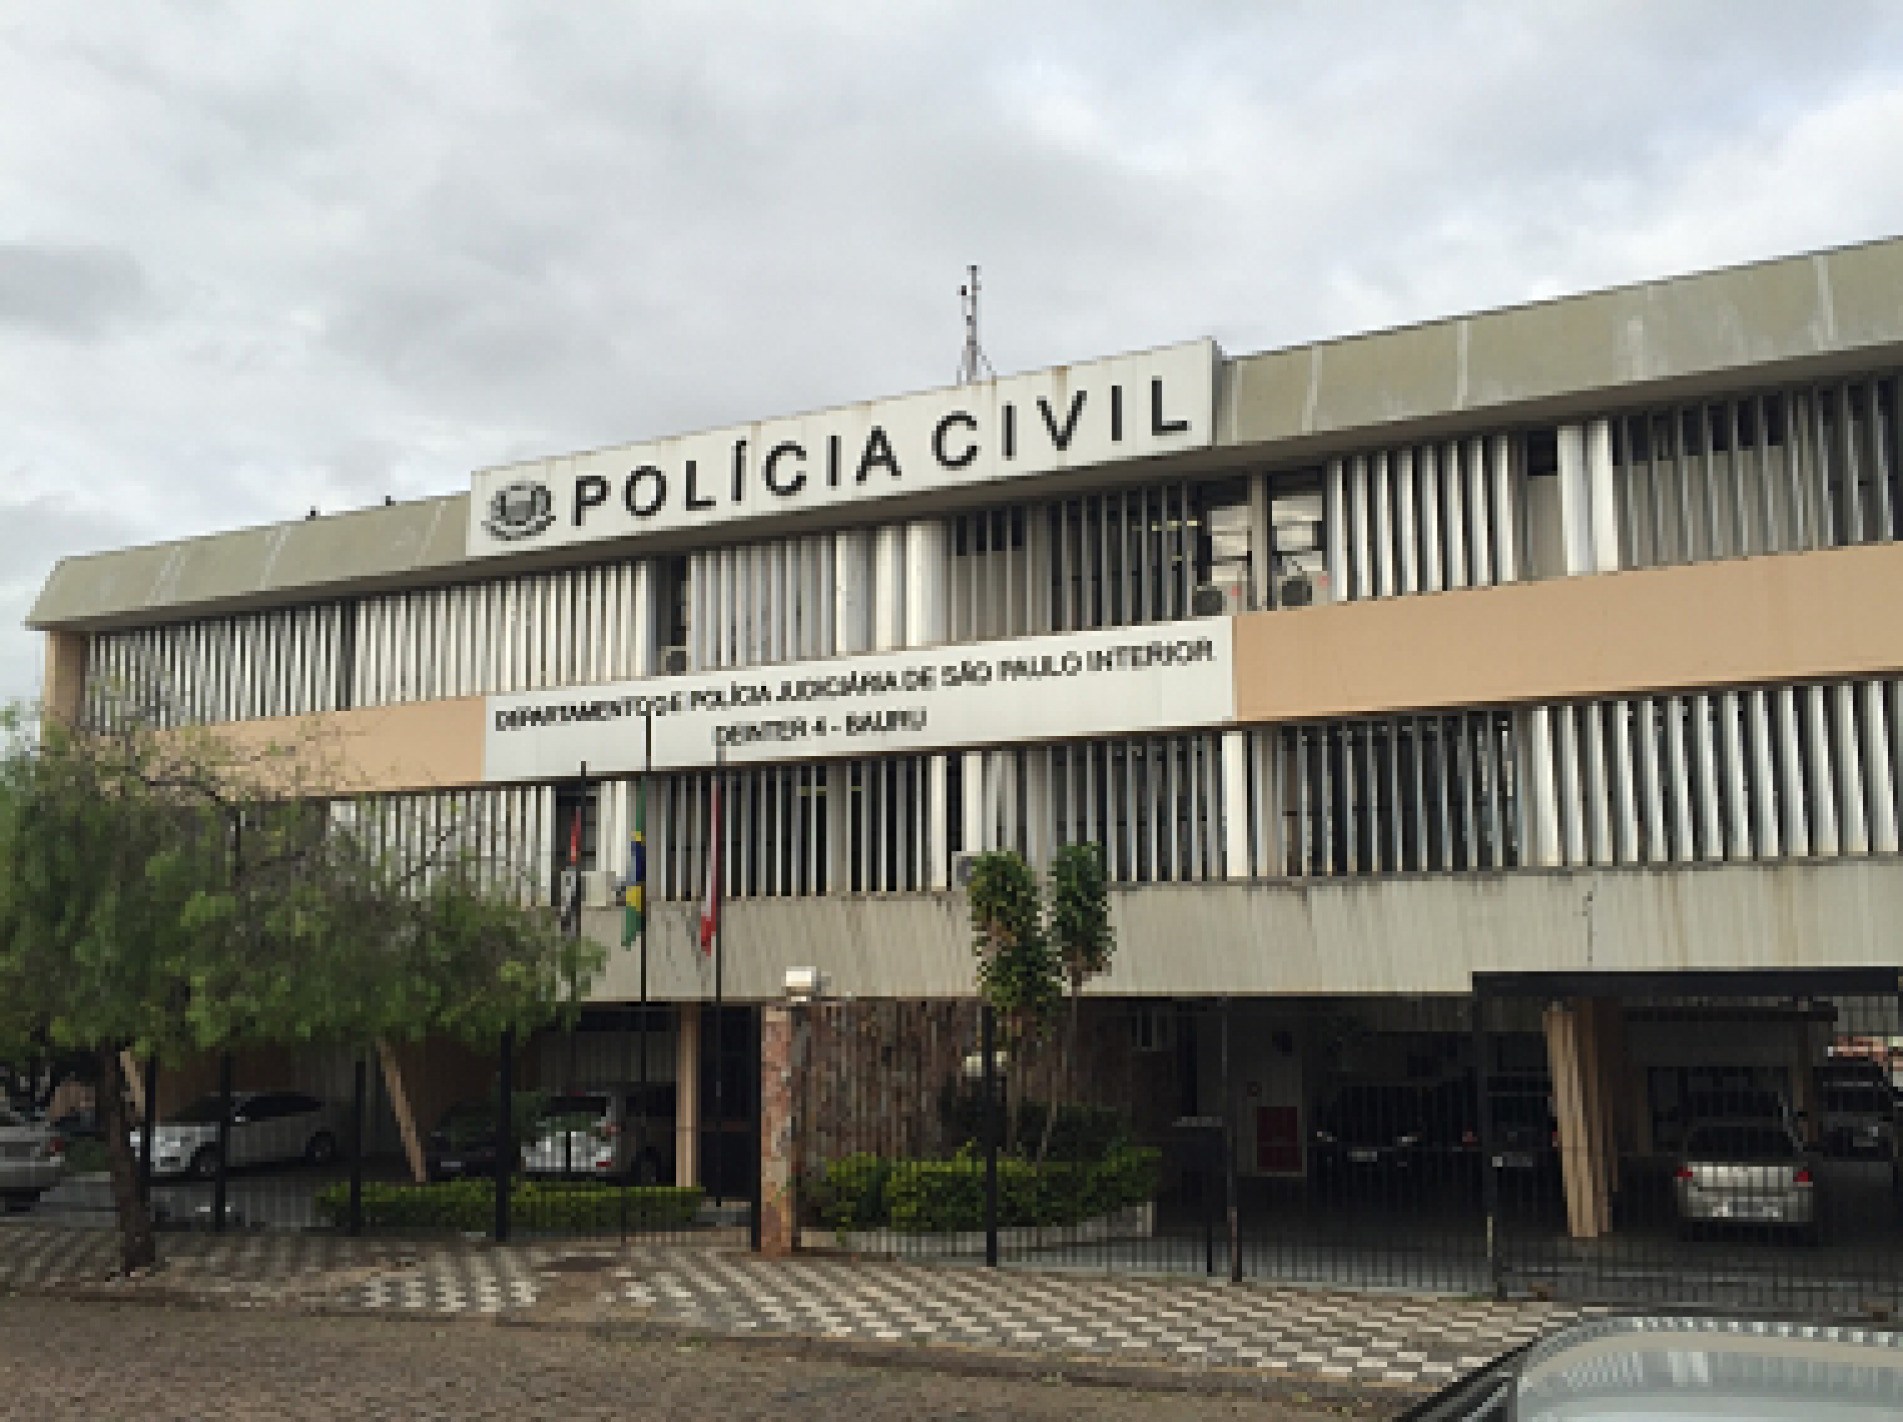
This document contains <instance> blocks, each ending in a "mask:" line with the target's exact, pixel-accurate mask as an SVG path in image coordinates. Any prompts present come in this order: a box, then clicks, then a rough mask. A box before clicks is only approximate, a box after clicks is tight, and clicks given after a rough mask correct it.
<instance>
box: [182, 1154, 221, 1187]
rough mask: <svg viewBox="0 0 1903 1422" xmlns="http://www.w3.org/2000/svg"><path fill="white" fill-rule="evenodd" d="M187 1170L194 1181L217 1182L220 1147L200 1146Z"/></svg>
mask: <svg viewBox="0 0 1903 1422" xmlns="http://www.w3.org/2000/svg"><path fill="white" fill-rule="evenodd" d="M187 1169H189V1170H190V1171H191V1173H192V1176H193V1178H194V1179H197V1180H215V1179H216V1178H217V1177H218V1147H217V1146H200V1147H199V1148H198V1152H197V1154H195V1155H194V1156H192V1163H191V1165H190V1166H188V1167H187Z"/></svg>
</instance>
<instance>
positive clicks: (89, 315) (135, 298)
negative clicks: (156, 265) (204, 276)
mask: <svg viewBox="0 0 1903 1422" xmlns="http://www.w3.org/2000/svg"><path fill="white" fill-rule="evenodd" d="M149 298H150V292H149V291H148V290H147V288H146V283H145V276H144V274H143V273H142V272H141V271H140V269H139V264H138V262H136V261H135V260H133V258H132V256H131V254H130V253H128V252H124V251H119V250H114V249H110V248H104V247H84V246H65V245H58V244H46V243H29V242H0V326H8V325H12V326H23V327H26V328H28V329H30V330H32V331H35V332H40V333H46V334H51V335H56V336H64V337H70V338H73V339H77V340H90V339H93V338H96V337H97V336H99V335H100V334H102V333H103V332H104V331H105V329H106V328H107V327H108V326H109V325H111V324H113V323H114V322H116V321H119V320H122V319H125V318H127V317H130V316H133V315H135V314H137V313H138V312H139V310H140V309H141V308H142V307H144V306H145V305H146V303H147V301H148V300H149Z"/></svg>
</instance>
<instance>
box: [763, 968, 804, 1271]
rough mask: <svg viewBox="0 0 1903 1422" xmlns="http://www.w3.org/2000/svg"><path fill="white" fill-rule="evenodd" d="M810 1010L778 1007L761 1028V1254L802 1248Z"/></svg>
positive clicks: (794, 1005)
mask: <svg viewBox="0 0 1903 1422" xmlns="http://www.w3.org/2000/svg"><path fill="white" fill-rule="evenodd" d="M808 1035H809V1034H808V1028H807V1011H806V1008H805V1006H804V1005H803V1004H798V1003H773V1004H771V1005H769V1006H768V1007H767V1008H766V1009H765V1010H764V1011H763V1012H762V1014H761V1024H760V1253H761V1254H763V1255H765V1256H767V1257H768V1258H784V1257H786V1256H787V1255H789V1254H792V1253H794V1252H795V1251H796V1250H797V1249H798V1248H799V1225H800V1198H799V1182H800V1171H801V1168H802V1164H803V1162H802V1161H801V1159H800V1154H801V1151H800V1134H801V1129H802V1124H803V1123H802V1121H801V1119H800V1100H801V1097H802V1095H803V1092H804V1087H805V1078H806V1056H807V1050H808V1046H807V1042H808Z"/></svg>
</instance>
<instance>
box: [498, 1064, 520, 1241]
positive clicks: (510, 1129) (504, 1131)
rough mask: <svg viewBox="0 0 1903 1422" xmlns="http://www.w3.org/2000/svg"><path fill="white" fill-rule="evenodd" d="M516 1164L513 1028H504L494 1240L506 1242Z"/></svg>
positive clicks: (499, 1094)
mask: <svg viewBox="0 0 1903 1422" xmlns="http://www.w3.org/2000/svg"><path fill="white" fill-rule="evenodd" d="M514 1164H515V1028H513V1027H508V1028H505V1029H503V1033H502V1046H501V1051H500V1054H499V1059H498V1060H497V1062H496V1219H495V1236H496V1243H497V1244H507V1243H508V1242H509V1174H510V1167H511V1166H513V1165H514Z"/></svg>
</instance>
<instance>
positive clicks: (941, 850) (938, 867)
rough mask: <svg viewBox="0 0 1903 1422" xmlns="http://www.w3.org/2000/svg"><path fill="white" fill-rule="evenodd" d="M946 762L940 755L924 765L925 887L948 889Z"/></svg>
mask: <svg viewBox="0 0 1903 1422" xmlns="http://www.w3.org/2000/svg"><path fill="white" fill-rule="evenodd" d="M948 771H949V762H948V760H947V759H946V757H945V756H943V755H934V756H928V757H927V758H926V761H925V815H924V821H925V887H926V888H928V889H947V888H950V887H951V855H950V852H949V849H948V846H949V845H950V843H951V838H950V836H951V796H950V795H949V794H948V793H947V791H948V788H949V787H948V784H947V781H948Z"/></svg>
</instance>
